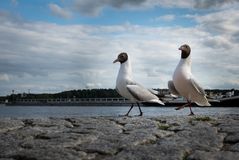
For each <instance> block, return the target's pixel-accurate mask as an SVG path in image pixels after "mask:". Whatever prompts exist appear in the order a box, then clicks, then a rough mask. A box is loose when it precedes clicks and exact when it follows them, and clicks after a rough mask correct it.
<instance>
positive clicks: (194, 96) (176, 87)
mask: <svg viewBox="0 0 239 160" xmlns="http://www.w3.org/2000/svg"><path fill="white" fill-rule="evenodd" d="M179 50H181V60H180V61H179V63H178V65H177V67H176V69H175V71H174V74H173V80H171V81H168V88H169V90H170V92H171V93H172V94H173V95H180V96H183V97H184V98H186V99H187V101H188V103H187V104H185V105H183V106H180V107H178V108H176V110H179V109H182V108H184V107H186V106H189V108H190V114H189V115H194V113H193V112H192V109H191V102H195V103H196V104H197V105H199V106H210V104H209V103H208V100H207V98H206V93H205V92H204V89H203V88H202V87H201V86H200V85H199V84H198V83H197V82H196V81H195V79H194V78H193V75H192V73H191V63H192V62H191V56H190V54H191V48H190V46H189V45H187V44H184V45H182V46H181V47H180V48H179Z"/></svg>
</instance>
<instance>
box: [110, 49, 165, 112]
mask: <svg viewBox="0 0 239 160" xmlns="http://www.w3.org/2000/svg"><path fill="white" fill-rule="evenodd" d="M116 62H120V69H119V73H118V76H117V79H116V90H117V92H118V93H119V94H120V95H121V96H122V97H125V98H127V99H128V100H130V101H131V102H132V104H131V107H130V109H129V111H128V112H127V113H126V114H125V116H128V115H129V113H130V111H131V110H132V108H133V107H134V103H136V104H137V105H138V107H139V111H140V114H139V116H142V115H143V112H142V110H141V108H140V105H139V103H140V102H154V103H159V104H161V105H164V103H163V102H162V101H160V100H159V98H158V97H157V96H156V95H154V94H153V93H152V92H151V91H150V90H148V89H146V88H145V87H143V86H142V85H140V84H138V83H137V82H135V81H134V80H133V77H132V69H131V63H130V59H129V56H128V54H127V53H125V52H122V53H120V54H119V55H118V57H117V59H116V60H114V61H113V63H116Z"/></svg>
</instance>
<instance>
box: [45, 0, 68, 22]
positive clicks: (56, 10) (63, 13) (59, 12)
mask: <svg viewBox="0 0 239 160" xmlns="http://www.w3.org/2000/svg"><path fill="white" fill-rule="evenodd" d="M48 6H49V8H50V10H51V12H52V13H53V14H54V15H55V16H58V17H61V18H66V19H69V18H71V16H72V14H71V12H70V11H68V10H66V9H63V8H61V7H60V6H58V5H57V4H54V3H50V4H49V5H48Z"/></svg>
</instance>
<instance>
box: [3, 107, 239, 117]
mask: <svg viewBox="0 0 239 160" xmlns="http://www.w3.org/2000/svg"><path fill="white" fill-rule="evenodd" d="M141 108H142V111H143V112H144V116H162V115H163V116H174V115H175V116H176V115H188V114H189V109H188V108H184V109H181V110H179V111H176V110H175V109H174V107H141ZM128 110H129V107H127V106H123V107H122V106H119V107H117V106H112V107H109V106H107V107H102V106H95V107H93V106H90V107H86V106H80V107H79V106H77V107H74V106H73V107H72V106H0V118H3V117H13V118H44V117H82V116H118V115H123V114H125V113H126V112H127V111H128ZM193 111H194V113H195V114H197V115H223V114H239V107H224V108H222V107H193ZM138 114H139V111H138V108H137V107H134V108H133V109H132V111H131V112H130V115H138Z"/></svg>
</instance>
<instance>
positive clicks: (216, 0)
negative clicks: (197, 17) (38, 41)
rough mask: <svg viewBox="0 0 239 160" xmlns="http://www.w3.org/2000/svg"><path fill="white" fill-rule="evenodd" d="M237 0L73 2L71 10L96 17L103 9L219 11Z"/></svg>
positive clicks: (92, 0)
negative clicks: (164, 8) (157, 8)
mask: <svg viewBox="0 0 239 160" xmlns="http://www.w3.org/2000/svg"><path fill="white" fill-rule="evenodd" d="M238 2H239V1H238V0H187V1H181V0H160V1H158V0H117V1H114V0H98V1H94V0H87V1H85V0H74V1H73V6H74V7H73V8H74V10H75V11H77V12H80V13H81V14H83V15H88V16H97V15H99V14H100V13H101V12H102V11H103V10H104V8H107V7H111V8H114V9H128V10H132V9H134V10H135V9H139V10H145V9H151V8H155V7H166V8H189V9H210V8H215V9H219V8H221V7H225V6H228V8H229V7H230V6H232V5H235V4H238Z"/></svg>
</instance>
